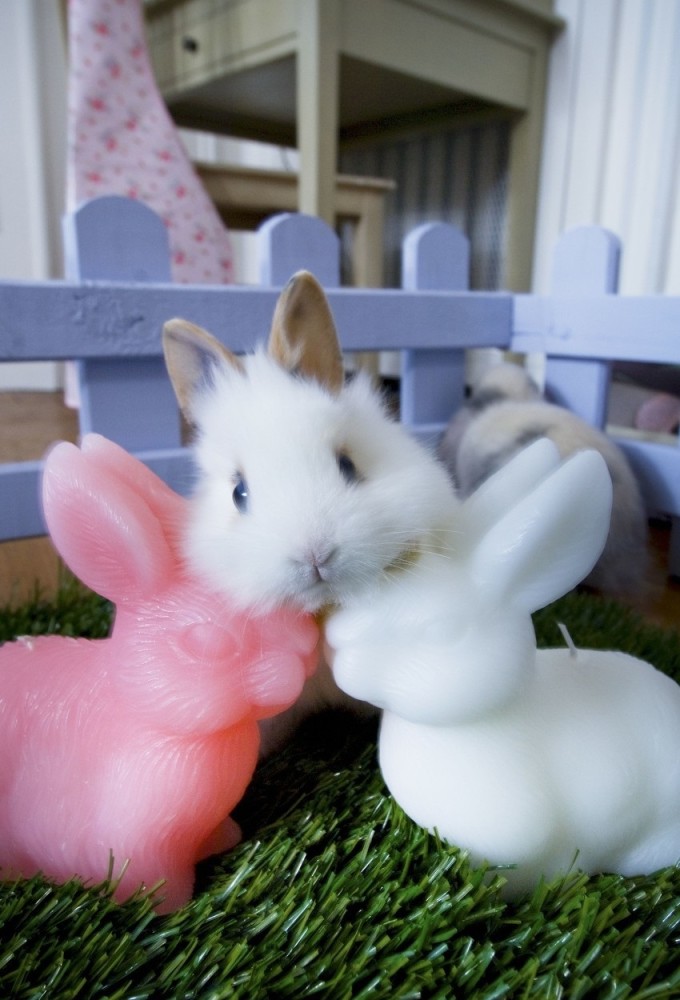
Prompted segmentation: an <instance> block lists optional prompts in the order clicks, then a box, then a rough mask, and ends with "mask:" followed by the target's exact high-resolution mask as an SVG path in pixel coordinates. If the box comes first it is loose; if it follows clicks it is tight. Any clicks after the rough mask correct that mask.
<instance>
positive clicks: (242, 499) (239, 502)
mask: <svg viewBox="0 0 680 1000" xmlns="http://www.w3.org/2000/svg"><path fill="white" fill-rule="evenodd" d="M231 496H232V499H233V501H234V507H236V510H237V511H238V512H239V513H240V514H245V512H246V511H247V509H248V484H247V482H246V481H245V479H244V478H243V476H239V477H238V479H237V480H236V486H234V492H233V493H232V495H231Z"/></svg>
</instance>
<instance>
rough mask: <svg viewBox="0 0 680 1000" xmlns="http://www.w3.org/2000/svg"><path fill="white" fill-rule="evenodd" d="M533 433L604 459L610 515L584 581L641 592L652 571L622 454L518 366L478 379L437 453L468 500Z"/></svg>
mask: <svg viewBox="0 0 680 1000" xmlns="http://www.w3.org/2000/svg"><path fill="white" fill-rule="evenodd" d="M540 437H547V438H549V439H550V440H551V441H552V442H553V443H554V444H555V445H556V446H557V448H558V450H559V453H560V455H561V456H562V458H567V457H568V456H569V455H572V454H574V453H575V452H576V451H580V450H582V449H584V448H594V449H596V450H597V451H599V452H600V453H601V455H602V456H603V457H604V459H605V461H606V463H607V467H608V469H609V474H610V476H611V478H612V483H613V487H614V500H613V506H612V517H611V523H610V528H609V535H608V537H607V542H606V545H605V547H604V549H603V551H602V555H601V556H600V558H599V559H598V561H597V563H596V564H595V566H594V567H593V570H592V571H591V573H590V574H589V575H588V578H587V580H586V581H585V582H586V583H587V584H589V585H590V586H592V587H595V588H597V589H598V590H602V591H604V592H606V593H608V594H612V595H614V596H617V597H642V596H644V593H645V591H646V588H647V585H648V583H649V582H650V581H649V579H648V576H647V574H649V573H650V572H651V564H650V560H649V552H648V545H647V513H646V510H645V505H644V503H643V500H642V495H641V493H640V488H639V486H638V483H637V480H636V478H635V476H634V474H633V472H632V470H631V468H630V465H629V464H628V461H627V459H626V456H625V455H624V453H623V452H622V451H621V449H620V448H619V447H618V446H617V445H616V444H615V443H614V442H613V441H612V440H611V439H610V438H608V437H607V436H606V435H605V434H603V433H601V431H599V430H597V428H595V427H591V426H590V424H588V423H586V421H585V420H582V419H581V418H580V417H578V416H576V414H575V413H571V412H570V411H569V410H567V409H565V408H564V407H563V406H556V405H554V404H553V403H549V402H547V401H546V400H545V399H543V397H542V396H541V393H540V392H539V389H538V387H537V386H536V385H535V384H534V382H533V381H532V380H531V378H530V377H529V375H528V374H527V372H526V371H525V370H524V369H523V368H520V367H519V365H515V364H499V365H495V366H494V367H492V368H490V369H489V370H488V371H486V372H485V373H484V374H483V375H482V376H481V378H480V379H479V381H478V382H477V383H476V384H475V385H474V386H473V389H472V394H471V396H470V399H469V400H468V402H467V403H466V404H465V406H463V407H462V408H461V409H460V410H459V411H458V412H457V413H456V414H454V416H453V417H452V419H451V421H450V422H449V425H448V427H447V428H446V431H445V432H444V435H443V437H442V439H441V441H440V443H439V455H440V457H441V459H442V461H443V462H444V464H445V465H446V467H447V469H448V470H449V473H450V475H451V478H452V480H453V482H454V483H455V485H456V488H457V490H458V492H459V495H460V496H461V497H467V496H469V495H470V494H471V493H472V492H473V491H474V490H476V489H477V487H478V486H479V485H480V484H481V483H482V482H484V481H485V480H486V479H487V478H488V477H489V476H490V475H491V474H492V473H493V472H495V471H496V470H497V469H499V468H500V467H501V466H502V465H504V464H505V463H506V462H507V461H508V460H509V459H510V458H511V457H512V456H513V455H515V454H517V452H518V451H521V449H522V448H526V446H527V445H528V444H529V443H530V442H531V441H535V440H537V439H538V438H540Z"/></svg>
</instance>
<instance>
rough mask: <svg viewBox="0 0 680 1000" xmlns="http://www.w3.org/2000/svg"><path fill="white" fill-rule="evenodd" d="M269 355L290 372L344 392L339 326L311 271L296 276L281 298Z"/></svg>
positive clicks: (276, 310) (334, 391)
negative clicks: (334, 320)
mask: <svg viewBox="0 0 680 1000" xmlns="http://www.w3.org/2000/svg"><path fill="white" fill-rule="evenodd" d="M269 353H270V355H271V356H272V357H273V358H274V360H275V361H278V363H279V364H280V365H282V366H283V367H284V368H286V369H287V370H288V371H291V372H300V373H301V374H302V375H305V376H306V377H308V378H312V379H315V380H316V381H317V382H320V383H321V385H323V386H325V387H326V388H327V389H329V390H330V391H331V392H332V393H334V394H337V393H338V392H340V390H341V388H342V385H343V382H344V377H345V375H344V367H343V362H342V353H341V351H340V344H339V342H338V335H337V333H336V330H335V323H334V322H333V316H332V314H331V311H330V308H329V305H328V300H327V299H326V296H325V294H324V291H323V289H322V287H321V285H320V284H319V282H318V281H317V280H316V278H315V277H314V275H312V274H310V272H309V271H298V272H297V274H294V275H293V277H292V278H291V279H290V281H289V282H288V284H287V285H286V287H285V288H284V289H283V291H282V292H281V295H280V296H279V300H278V302H277V304H276V309H275V311H274V319H273V321H272V329H271V334H270V336H269Z"/></svg>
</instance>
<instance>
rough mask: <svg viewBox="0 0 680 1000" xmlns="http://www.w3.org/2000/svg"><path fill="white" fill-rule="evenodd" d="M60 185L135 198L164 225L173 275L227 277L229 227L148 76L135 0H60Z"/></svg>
mask: <svg viewBox="0 0 680 1000" xmlns="http://www.w3.org/2000/svg"><path fill="white" fill-rule="evenodd" d="M68 13H69V64H70V68H69V87H68V100H69V108H68V124H69V137H68V138H69V141H68V164H67V176H68V191H67V207H68V209H69V210H73V209H74V208H75V207H77V205H79V204H81V203H82V202H83V201H87V200H88V199H90V198H94V197H97V196H99V195H106V194H120V195H124V196H126V197H128V198H138V199H139V200H140V201H143V202H144V203H145V204H147V205H148V206H149V207H150V208H152V209H153V210H154V211H155V212H157V213H158V215H159V216H160V217H161V218H162V219H163V221H164V223H165V225H166V226H167V228H168V235H169V240H170V249H171V253H172V275H173V278H174V279H175V280H176V281H179V282H191V283H204V282H205V283H211V284H226V283H230V282H231V281H233V255H232V248H231V243H230V240H229V233H228V231H227V229H226V227H225V225H224V223H223V222H222V220H221V219H220V216H219V214H218V212H217V210H216V208H215V206H214V205H213V203H212V202H211V201H210V199H209V198H208V195H207V194H206V192H205V189H204V188H203V186H202V184H201V182H200V180H199V178H198V176H197V174H196V172H195V171H194V169H193V166H192V164H191V161H190V160H189V157H188V156H187V153H186V151H185V149H184V147H183V145H182V143H181V140H180V138H179V135H178V134H177V131H176V128H175V125H174V123H173V121H172V119H171V117H170V115H169V113H168V110H167V108H166V106H165V103H164V102H163V98H162V97H161V95H160V92H159V90H158V87H157V85H156V81H155V79H154V75H153V70H152V67H151V61H150V58H149V52H148V49H147V45H146V39H145V35H144V22H143V17H142V0H69V5H68Z"/></svg>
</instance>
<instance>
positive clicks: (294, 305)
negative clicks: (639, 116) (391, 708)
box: [164, 272, 454, 752]
mask: <svg viewBox="0 0 680 1000" xmlns="http://www.w3.org/2000/svg"><path fill="white" fill-rule="evenodd" d="M164 349H165V356H166V362H167V367H168V372H169V374H170V377H171V380H172V382H173V385H174V388H175V392H176V395H177V398H178V401H179V404H180V407H181V408H182V410H183V412H184V414H185V416H186V418H187V419H188V421H189V422H190V423H191V424H192V425H194V426H195V428H196V432H197V435H196V445H195V453H196V458H197V464H198V467H199V481H198V486H197V490H196V493H195V496H194V498H193V500H192V504H193V516H192V518H191V521H190V527H189V532H188V537H187V542H186V551H187V555H188V559H189V561H190V563H191V565H192V567H193V569H194V571H195V572H197V573H198V574H202V575H203V576H204V578H205V579H206V580H207V581H208V582H209V584H210V586H211V587H215V588H218V589H220V590H221V591H222V592H224V593H225V594H226V595H227V596H228V597H229V599H230V600H234V601H240V602H243V603H244V604H248V605H251V604H256V605H259V606H261V607H264V608H267V607H272V606H278V605H281V604H293V605H295V606H298V607H300V608H302V609H304V610H307V611H314V612H319V611H321V610H322V609H324V608H326V607H328V606H335V605H341V604H343V602H344V601H345V600H347V599H348V598H350V597H354V596H356V595H359V594H363V595H366V594H367V593H370V591H371V588H372V587H373V586H374V585H375V583H376V581H378V580H380V579H382V577H384V575H385V574H386V572H388V571H389V570H390V567H394V566H397V565H399V564H400V563H401V562H402V561H403V560H404V559H405V558H406V557H408V555H409V553H411V552H412V551H414V550H416V549H419V550H420V549H422V550H428V551H429V550H432V549H434V550H440V549H441V547H442V545H443V538H442V531H443V527H444V525H448V516H449V511H450V507H451V504H452V502H454V501H453V499H452V497H453V490H452V487H451V484H450V482H449V480H448V476H447V474H446V472H445V470H444V469H443V468H442V467H441V465H440V464H439V463H438V462H437V461H436V459H435V458H434V457H433V456H432V455H430V454H429V453H428V452H427V451H426V450H425V449H424V448H422V447H421V446H420V445H419V444H418V443H417V442H416V441H415V440H414V439H413V438H412V437H411V436H410V435H409V434H408V433H407V432H406V431H405V430H404V429H403V428H402V427H401V426H400V425H399V424H398V423H396V422H395V421H393V420H391V419H390V418H389V417H388V416H387V414H386V412H385V409H384V407H383V404H382V401H381V400H380V399H379V397H378V396H377V395H376V393H375V391H374V390H373V388H372V386H371V384H370V381H369V379H368V378H367V377H365V376H363V375H361V374H359V375H357V376H356V377H355V378H354V379H353V380H352V381H351V382H349V383H348V384H346V385H345V384H344V372H343V364H342V355H341V352H340V347H339V343H338V338H337V334H336V331H335V326H334V323H333V318H332V315H331V312H330V309H329V306H328V302H327V300H326V297H325V295H324V293H323V291H322V289H321V287H320V285H319V284H318V282H317V281H316V279H315V278H313V276H312V275H311V274H309V273H308V272H299V273H298V274H297V275H295V276H294V277H293V278H292V279H291V281H290V282H289V283H288V285H287V286H286V288H285V289H284V290H283V292H282V294H281V296H280V298H279V301H278V304H277V307H276V310H275V314H274V319H273V323H272V330H271V335H270V338H269V344H268V350H267V351H265V350H263V349H260V350H258V351H256V352H255V353H254V354H250V355H247V356H245V357H241V358H236V357H235V356H234V355H233V354H231V353H230V352H229V351H228V350H227V349H226V348H225V347H223V346H222V344H220V343H219V342H218V341H217V340H216V339H215V338H214V337H212V336H211V335H210V334H208V333H206V332H205V331H203V330H201V329H199V328H198V327H195V326H193V325H192V324H190V323H187V322H186V321H184V320H172V321H170V322H169V323H167V324H166V326H165V329H164ZM339 702H341V703H343V704H349V700H348V699H347V698H346V697H345V696H343V695H342V694H341V693H340V692H338V690H337V687H336V686H335V683H334V681H333V679H332V676H331V675H330V672H329V671H328V669H327V668H326V667H325V666H324V665H320V668H319V669H318V671H317V673H316V675H315V676H314V678H313V679H311V680H310V682H309V683H308V684H307V685H306V687H305V692H304V695H303V698H302V700H301V701H300V702H299V703H298V705H297V706H296V707H295V708H294V710H293V712H292V713H289V714H288V716H287V718H286V719H283V718H281V717H279V718H278V719H277V720H276V721H274V720H272V723H271V724H269V723H268V725H267V727H266V728H267V729H268V730H269V733H268V735H265V736H263V751H264V752H266V751H267V750H268V749H270V748H272V747H273V746H274V745H275V744H276V743H277V742H279V740H280V738H285V735H286V732H287V730H288V729H290V728H291V727H292V726H293V725H294V724H295V722H296V721H297V720H298V719H299V718H301V717H303V716H304V715H306V714H308V713H309V712H311V711H313V710H315V709H317V708H320V707H322V706H323V705H326V704H329V705H334V704H337V703H339ZM354 707H357V706H354ZM274 730H276V732H275V731H274ZM279 730H281V732H280V733H279Z"/></svg>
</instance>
